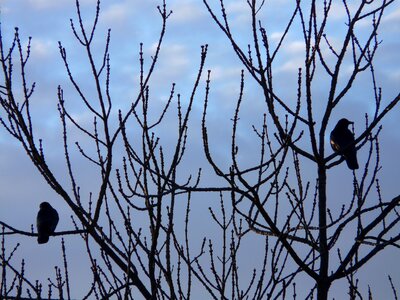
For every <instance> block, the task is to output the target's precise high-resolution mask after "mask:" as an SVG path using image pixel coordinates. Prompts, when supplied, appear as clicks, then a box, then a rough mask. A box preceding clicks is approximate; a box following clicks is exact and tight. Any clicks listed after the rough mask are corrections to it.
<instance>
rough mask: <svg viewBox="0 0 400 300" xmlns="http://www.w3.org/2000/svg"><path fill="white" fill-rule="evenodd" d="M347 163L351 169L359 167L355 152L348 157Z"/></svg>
mask: <svg viewBox="0 0 400 300" xmlns="http://www.w3.org/2000/svg"><path fill="white" fill-rule="evenodd" d="M346 163H347V166H348V167H349V169H350V170H357V169H358V161H357V156H356V155H355V154H354V155H349V156H348V157H346Z"/></svg>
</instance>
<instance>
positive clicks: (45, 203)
mask: <svg viewBox="0 0 400 300" xmlns="http://www.w3.org/2000/svg"><path fill="white" fill-rule="evenodd" d="M39 207H40V208H42V209H43V208H49V207H51V205H50V203H49V202H42V203H40V206H39Z"/></svg>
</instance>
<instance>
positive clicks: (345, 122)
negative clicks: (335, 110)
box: [337, 118, 354, 128]
mask: <svg viewBox="0 0 400 300" xmlns="http://www.w3.org/2000/svg"><path fill="white" fill-rule="evenodd" d="M350 124H354V122H352V121H349V120H347V119H346V118H343V119H340V120H339V122H338V123H337V126H339V127H344V128H347V126H349V125H350Z"/></svg>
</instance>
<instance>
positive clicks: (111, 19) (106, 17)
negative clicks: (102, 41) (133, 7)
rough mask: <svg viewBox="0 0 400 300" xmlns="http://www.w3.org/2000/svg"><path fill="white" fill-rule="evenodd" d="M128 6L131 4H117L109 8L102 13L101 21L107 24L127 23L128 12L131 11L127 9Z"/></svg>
mask: <svg viewBox="0 0 400 300" xmlns="http://www.w3.org/2000/svg"><path fill="white" fill-rule="evenodd" d="M128 5H129V4H128V3H127V2H125V3H115V4H112V5H110V6H108V7H107V8H106V9H105V10H103V11H102V13H101V17H100V18H101V21H102V22H106V23H116V22H118V23H121V22H124V21H126V19H127V16H128V12H129V11H130V9H128V7H127V6H128Z"/></svg>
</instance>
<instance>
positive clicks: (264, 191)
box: [0, 0, 400, 299]
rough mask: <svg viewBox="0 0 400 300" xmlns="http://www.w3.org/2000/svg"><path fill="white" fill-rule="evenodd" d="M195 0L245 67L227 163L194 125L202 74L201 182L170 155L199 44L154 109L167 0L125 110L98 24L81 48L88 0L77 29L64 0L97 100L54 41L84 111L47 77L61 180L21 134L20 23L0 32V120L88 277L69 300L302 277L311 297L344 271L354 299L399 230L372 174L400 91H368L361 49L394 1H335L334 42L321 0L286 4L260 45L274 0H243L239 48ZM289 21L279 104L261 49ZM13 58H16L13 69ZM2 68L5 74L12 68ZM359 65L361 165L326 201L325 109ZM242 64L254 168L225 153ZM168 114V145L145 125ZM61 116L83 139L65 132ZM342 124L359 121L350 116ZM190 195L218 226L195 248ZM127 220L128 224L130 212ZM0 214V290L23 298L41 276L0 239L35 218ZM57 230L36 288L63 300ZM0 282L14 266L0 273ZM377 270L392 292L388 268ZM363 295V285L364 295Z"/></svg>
mask: <svg viewBox="0 0 400 300" xmlns="http://www.w3.org/2000/svg"><path fill="white" fill-rule="evenodd" d="M203 2H204V5H205V8H206V9H207V10H208V12H209V13H210V15H211V17H212V19H213V20H214V21H215V23H216V24H217V26H218V27H219V29H220V30H222V32H223V33H224V34H225V35H226V37H227V41H228V42H230V43H231V45H232V47H233V51H234V52H235V53H236V54H237V56H238V58H239V59H240V62H241V63H242V64H243V66H244V69H245V71H243V72H242V74H241V77H240V82H239V84H240V92H239V94H238V97H237V102H236V109H235V111H234V114H233V119H232V120H233V127H232V137H231V145H230V159H231V162H230V167H229V168H227V169H224V167H223V166H222V165H223V164H222V162H220V161H218V160H217V159H216V157H215V156H214V155H213V143H212V142H211V139H210V137H209V135H210V134H209V131H210V128H209V125H208V121H207V120H208V119H207V118H208V117H209V114H210V113H209V112H208V106H209V103H210V102H211V101H213V92H212V80H211V79H212V73H211V72H210V71H208V73H207V75H206V77H207V79H206V82H205V99H204V110H203V117H202V125H201V128H200V130H201V132H202V139H203V141H202V142H203V146H204V153H205V156H206V158H207V162H208V164H209V166H211V168H212V169H213V170H214V173H215V175H216V176H217V177H220V178H222V179H223V182H225V185H215V186H211V185H204V184H202V182H203V181H202V176H203V175H202V172H203V171H202V170H201V169H199V170H198V171H197V172H195V173H194V174H193V175H192V176H189V177H188V178H184V177H183V176H182V166H183V158H184V157H185V154H186V152H187V145H188V140H189V139H190V136H188V128H189V120H190V118H191V115H192V113H193V110H194V109H193V103H194V100H195V98H196V97H198V95H197V93H198V90H199V86H200V85H201V84H202V80H201V79H202V78H203V77H202V76H203V75H204V73H205V72H204V68H205V61H206V55H207V51H208V47H207V45H204V46H202V47H201V53H200V59H199V63H198V72H197V76H196V79H195V80H194V82H193V86H192V89H191V93H190V94H189V95H187V96H181V95H180V94H176V92H175V84H172V86H171V89H170V91H169V95H170V96H169V99H168V100H167V101H166V103H165V105H164V107H163V108H162V109H161V110H157V109H155V108H154V107H152V90H151V88H150V81H151V76H152V75H153V73H154V69H155V66H156V64H157V62H158V59H159V53H160V51H161V49H162V42H163V39H164V36H165V32H166V24H167V20H168V18H169V17H170V15H171V12H170V11H169V10H168V9H167V6H166V3H165V1H163V3H162V5H161V6H160V7H158V11H159V14H160V18H161V21H162V22H161V31H160V35H159V39H158V44H157V47H156V50H155V53H154V54H153V55H152V57H151V59H150V63H149V66H148V67H147V68H146V65H147V64H146V63H145V55H144V53H143V45H142V44H140V50H139V74H138V78H139V86H138V90H137V93H136V95H135V97H133V100H129V101H130V107H129V109H127V110H126V111H123V110H118V111H116V110H115V108H114V107H113V101H114V100H113V96H112V93H111V92H110V76H111V64H110V59H111V58H110V54H109V45H110V31H108V34H107V36H106V39H105V47H104V51H103V52H102V54H101V55H100V56H99V55H98V51H97V49H96V48H95V47H94V42H93V40H94V37H95V34H96V28H97V26H98V21H99V15H100V1H98V2H97V6H96V14H95V17H94V20H93V22H92V25H91V27H90V28H88V27H85V25H84V24H86V22H84V20H83V17H82V12H81V7H80V3H79V1H78V0H77V1H76V8H77V21H72V20H71V30H72V32H73V33H74V35H75V38H76V40H77V42H78V43H79V44H80V45H81V47H82V49H83V51H84V52H85V53H86V54H87V66H88V68H89V69H90V70H91V73H92V77H91V80H92V85H93V91H94V93H95V97H93V96H92V94H90V95H89V94H86V93H85V92H84V90H83V89H82V87H81V83H80V82H81V80H82V79H81V78H79V77H78V76H77V75H75V74H74V71H73V68H72V67H71V64H70V60H69V58H68V49H65V48H64V46H63V44H62V43H61V42H60V43H59V51H60V55H61V59H62V61H63V62H64V66H65V69H66V72H67V75H68V78H69V80H70V82H71V84H72V86H73V87H74V88H75V91H76V92H77V94H78V95H79V101H80V103H81V104H82V105H83V106H84V108H85V110H86V111H87V112H88V113H89V114H90V115H91V118H92V120H93V122H92V124H90V125H89V126H88V124H85V123H82V122H81V121H80V120H79V119H77V118H74V116H73V114H72V113H71V112H70V110H69V101H70V100H67V98H68V97H67V96H66V92H64V90H63V88H62V87H61V86H59V87H58V92H57V95H58V105H57V107H58V112H59V117H60V121H61V124H62V138H61V139H62V142H63V149H64V159H65V168H66V171H67V174H68V176H69V183H70V185H69V186H66V185H64V184H62V182H63V180H62V178H58V177H57V176H56V175H55V174H54V172H53V171H52V169H51V168H50V166H49V165H48V163H47V161H46V155H45V154H46V150H47V149H46V147H45V142H42V140H41V139H40V138H38V135H40V132H39V133H38V132H36V131H35V124H34V120H33V118H32V117H31V106H32V105H33V103H32V95H33V92H34V88H35V84H34V83H33V84H32V83H30V82H29V81H28V77H27V74H26V70H27V63H28V61H29V58H30V51H31V50H30V39H29V43H28V46H27V47H26V49H24V47H23V42H21V39H20V33H19V31H18V29H17V30H16V31H15V34H14V40H13V41H12V43H11V45H8V46H7V45H5V44H4V41H3V36H2V35H0V56H1V57H0V61H1V66H2V83H1V86H0V104H1V108H2V110H1V115H0V122H1V124H2V127H3V128H4V129H5V130H6V131H7V132H8V133H9V134H10V135H11V136H12V137H14V138H15V139H16V140H17V141H18V142H19V143H20V145H21V146H22V148H23V149H24V150H25V152H26V154H27V155H28V157H29V158H30V159H31V161H32V163H33V164H34V165H35V167H36V168H37V169H38V171H39V172H40V174H41V175H42V177H43V178H44V179H45V180H46V182H47V184H48V185H49V186H50V187H51V188H52V189H53V190H54V191H55V192H56V193H57V194H59V195H60V198H61V199H62V200H63V201H65V203H67V204H68V206H69V207H70V209H71V213H72V216H73V225H74V227H75V228H73V229H72V230H71V231H64V232H56V233H55V234H54V235H55V236H59V235H61V236H64V238H65V239H67V236H68V235H71V234H75V235H80V236H81V238H82V242H83V243H84V245H85V247H86V249H87V257H88V260H89V261H90V263H91V270H92V274H93V278H92V282H91V283H88V285H89V287H88V291H87V294H86V295H85V296H83V298H85V299H87V298H101V299H108V298H110V297H116V298H118V299H134V298H137V295H138V294H140V295H141V296H142V297H144V298H146V299H178V298H179V299H189V298H191V297H195V295H194V294H193V293H194V292H193V289H194V285H195V284H194V283H196V284H199V285H200V286H201V287H202V289H203V290H204V291H205V293H206V294H207V295H208V296H209V297H210V298H213V299H249V298H250V299H278V298H280V299H282V298H283V299H285V298H287V297H293V298H296V296H297V291H296V282H299V280H301V279H299V277H301V276H304V275H305V276H306V277H307V278H310V279H311V280H310V281H312V282H313V285H314V287H312V288H311V289H310V291H309V293H308V295H307V296H306V297H307V299H313V298H314V297H315V296H316V297H317V299H327V298H328V292H329V289H330V287H331V286H332V283H333V282H335V281H338V280H340V279H343V278H345V279H346V280H347V282H348V286H349V297H350V299H356V298H357V297H358V298H362V296H361V292H360V291H359V289H358V281H357V278H356V275H355V273H356V272H357V271H358V270H360V269H362V267H363V266H364V265H365V264H366V263H367V262H368V261H370V260H371V259H372V258H373V257H374V256H375V255H376V254H377V253H379V252H381V251H383V250H384V249H385V248H386V247H387V246H394V247H399V246H398V241H399V239H400V235H399V234H398V229H399V224H398V223H399V221H400V215H399V213H398V208H397V206H398V205H399V201H400V196H396V197H394V198H393V199H392V200H387V199H383V197H381V192H380V184H379V180H378V173H379V169H380V167H381V165H380V156H379V153H380V152H379V133H380V131H381V128H380V127H379V125H380V123H381V121H382V119H383V118H384V117H385V116H386V115H387V113H388V112H389V111H390V110H392V109H393V108H394V107H395V106H396V104H397V103H398V102H399V100H400V95H397V96H396V97H395V98H394V99H382V94H381V91H380V88H379V86H378V80H377V78H376V75H375V71H374V70H375V69H374V57H375V55H376V53H377V51H378V50H379V44H380V41H379V39H378V28H379V26H380V24H381V21H382V17H383V15H384V12H385V10H386V9H387V7H388V6H389V5H390V4H392V3H393V2H394V1H393V0H392V1H386V0H381V1H377V0H375V1H360V2H359V3H358V5H357V6H354V5H351V7H350V5H349V4H348V3H347V2H346V1H343V3H342V5H343V9H344V11H345V12H346V16H347V23H346V26H347V31H346V32H345V33H344V35H343V39H342V41H341V42H340V43H337V42H336V43H333V42H332V40H331V37H330V35H329V32H328V30H327V26H328V24H329V20H330V16H331V14H332V5H333V4H332V1H324V2H323V3H319V2H317V1H308V2H307V3H305V2H304V1H296V2H295V3H293V9H292V14H291V17H290V18H289V19H288V21H287V23H286V24H285V29H284V31H283V33H282V35H281V37H280V39H279V41H278V42H277V43H275V44H273V43H271V37H270V35H269V30H268V27H267V26H266V25H265V24H264V21H263V20H262V19H261V18H260V15H261V12H262V9H263V8H264V6H267V5H272V4H267V3H265V1H256V0H252V1H250V0H248V1H247V5H248V7H249V15H250V20H251V31H250V39H251V43H250V44H249V45H248V47H247V48H246V47H245V48H242V46H241V45H240V43H239V42H238V41H237V39H236V38H235V35H234V33H233V30H232V29H231V26H230V22H229V15H228V13H227V11H226V9H225V3H224V1H223V0H220V1H219V3H217V5H219V7H218V8H215V7H214V6H212V5H211V4H210V3H209V1H207V0H203ZM213 5H215V3H214V4H213ZM219 10H220V11H221V13H219V12H218V11H219ZM366 20H369V21H370V22H371V30H370V32H369V34H368V36H366V37H364V36H363V37H361V36H358V35H357V29H358V26H359V24H360V23H361V22H365V21H366ZM295 28H300V29H301V30H300V32H301V34H302V40H303V42H304V57H303V59H304V62H303V64H302V65H299V66H298V67H299V68H298V74H297V86H296V87H294V88H295V89H296V91H297V92H296V93H297V97H296V99H295V101H293V100H292V99H287V98H286V97H285V96H284V95H285V91H281V90H279V89H278V88H276V87H275V80H274V76H275V68H276V67H275V61H276V60H277V59H278V57H279V55H280V53H281V50H282V49H283V48H284V47H285V44H286V43H287V40H288V35H289V33H291V31H293V30H294V29H295ZM14 60H16V61H17V62H18V66H17V67H15V66H14ZM349 66H351V71H350V72H349V71H348V69H349ZM345 68H346V72H345V70H344V69H345ZM15 70H18V71H19V74H17V75H16V74H15V72H14V71H15ZM366 72H369V74H370V75H371V83H370V84H371V90H372V95H371V97H370V98H371V101H372V103H374V104H375V112H374V113H373V114H372V115H368V114H366V115H365V128H364V129H363V130H362V132H360V133H357V135H356V138H355V141H354V143H353V144H352V145H350V146H355V147H356V149H357V150H361V149H363V151H365V152H366V153H367V155H366V157H365V159H363V160H362V161H361V160H360V164H361V169H360V171H357V172H356V171H353V193H352V194H351V195H349V197H348V198H349V199H350V200H349V201H348V203H347V204H345V205H343V206H342V207H337V205H335V204H334V201H333V199H332V198H333V197H334V195H330V194H329V193H328V192H327V187H328V186H329V185H331V184H334V183H333V182H332V181H331V180H330V178H329V176H328V175H329V171H330V170H331V169H333V168H335V167H337V166H339V165H340V164H341V163H342V162H343V161H344V158H343V157H342V155H341V154H343V153H342V152H339V153H334V154H330V153H331V152H328V151H327V150H326V149H325V144H326V137H327V136H328V132H327V131H328V128H330V127H331V125H332V123H333V122H335V121H337V120H333V118H332V116H333V113H334V112H335V111H336V110H340V107H341V104H342V103H343V102H344V101H346V95H347V94H348V93H349V91H350V90H351V88H352V86H353V85H354V84H355V81H356V79H357V78H358V76H360V74H362V73H366ZM247 74H249V75H250V77H251V79H252V80H254V81H255V82H256V83H257V84H258V85H259V87H260V88H261V91H262V94H261V95H260V97H261V98H262V100H263V103H264V111H262V112H260V114H261V115H260V117H261V118H262V120H263V121H262V124H261V125H260V126H255V125H254V126H253V133H254V134H255V137H256V139H257V140H258V142H259V143H258V145H254V147H253V150H254V153H248V155H252V156H254V157H255V156H258V161H257V163H255V164H254V165H252V166H249V165H248V164H246V165H243V164H242V163H241V161H240V160H239V158H238V157H239V154H241V151H242V150H241V149H242V148H241V145H240V142H239V141H238V139H237V135H238V127H239V125H240V114H241V111H242V109H243V107H244V105H246V95H245V92H244V86H245V76H246V75H247ZM321 74H324V78H328V82H329V87H330V88H329V90H328V91H327V92H326V95H325V98H324V101H325V102H324V106H325V107H324V110H323V111H317V110H316V101H317V100H316V99H315V97H314V86H315V85H316V83H317V82H318V78H319V76H320V75H321ZM183 98H185V99H183ZM318 101H322V100H318ZM319 105H320V103H319ZM174 106H175V109H176V110H175V111H173V109H174V108H173V107H174ZM381 106H384V107H383V109H382V107H381ZM171 113H172V115H174V116H175V120H176V127H175V130H176V135H175V138H174V140H173V141H171V140H165V139H163V136H162V135H160V134H159V132H160V129H162V126H164V123H165V122H166V120H167V118H168V115H169V114H171ZM71 127H73V128H74V130H76V131H78V132H79V133H80V135H81V137H82V138H83V139H84V140H85V141H88V142H85V143H84V144H82V143H79V142H75V141H71V138H70V132H71ZM356 128H357V131H359V130H360V127H356ZM353 131H354V129H353ZM73 142H75V147H76V151H75V152H77V153H78V154H80V155H81V157H83V158H85V159H86V160H87V161H88V162H89V163H90V164H91V165H92V166H93V168H94V169H95V170H97V172H98V174H99V184H98V187H97V190H96V191H92V192H91V193H90V195H89V196H86V195H82V194H81V190H80V183H79V180H78V179H77V174H78V172H77V165H76V163H75V161H74V159H75V157H76V155H75V154H74V151H72V150H71V148H72V147H73V145H72V143H73ZM257 147H259V149H257ZM304 160H309V161H311V162H312V163H313V166H314V168H315V174H316V175H315V174H314V175H315V179H314V182H311V181H307V180H306V179H305V178H306V176H305V173H306V171H305V170H304V168H303V167H302V162H303V161H304ZM199 193H207V194H208V195H212V196H214V197H215V199H216V201H217V202H218V203H219V206H220V208H219V209H218V210H216V209H215V207H214V208H210V209H209V212H210V214H209V218H210V220H211V221H212V222H213V223H214V224H215V225H216V226H217V228H219V232H220V234H221V237H220V238H215V237H213V236H212V235H209V236H206V237H204V239H202V240H201V241H200V242H199V241H197V242H199V244H200V246H199V247H198V248H195V247H193V246H192V242H193V240H192V238H191V237H190V236H191V220H192V213H191V205H192V201H193V197H194V195H197V194H199ZM218 199H219V201H218ZM330 199H332V200H330ZM367 199H368V201H367ZM178 200H183V201H178ZM182 203H183V204H182ZM178 211H179V212H182V211H184V212H185V217H184V218H183V220H180V219H179V218H177V216H176V215H177V212H178ZM137 219H140V220H141V222H140V223H138V222H134V221H133V220H137ZM177 222H180V223H179V224H177ZM1 224H2V226H3V232H2V251H1V253H0V261H1V265H2V282H1V286H0V293H1V296H2V297H4V298H10V295H12V296H13V297H16V298H21V297H22V294H23V290H22V286H23V285H25V286H26V287H27V293H28V297H34V298H42V290H43V288H42V285H41V284H39V283H37V282H36V284H33V283H32V282H31V280H29V279H28V278H26V277H25V275H24V268H25V267H24V263H23V264H22V266H21V267H15V265H14V264H13V263H12V256H13V253H14V252H15V251H16V250H17V248H18V245H17V246H16V247H15V248H14V249H13V250H11V251H10V250H9V249H8V247H7V244H6V241H5V237H6V236H7V235H11V234H19V235H26V236H32V237H34V236H37V234H36V233H34V231H33V230H32V231H31V232H29V231H24V230H19V229H16V227H17V226H18V224H6V223H4V222H1ZM348 232H351V233H352V237H353V239H352V240H351V245H350V246H349V247H343V240H347V239H348ZM345 233H346V234H345ZM249 237H259V238H261V239H262V240H263V245H264V249H263V250H264V251H263V257H262V261H260V263H259V264H258V265H257V266H255V268H254V271H253V273H252V274H251V275H249V274H242V273H241V268H240V267H239V266H240V264H241V258H242V256H241V254H240V249H241V247H242V245H243V243H246V241H247V239H248V238H249ZM64 238H63V242H62V248H61V249H62V251H61V253H62V265H63V267H61V268H57V269H56V278H55V280H54V281H51V282H50V284H49V292H48V298H49V299H50V298H51V296H52V288H53V289H55V290H56V292H57V293H58V298H60V299H63V298H68V299H70V298H71V287H70V284H69V279H68V278H69V274H68V259H67V254H66V253H67V250H66V245H65V243H64ZM7 274H12V275H8V276H7ZM10 278H13V279H11V282H12V283H11V284H10V283H9V281H10ZM389 281H390V286H391V287H392V289H393V293H394V295H396V289H395V284H393V282H392V280H391V278H390V277H389ZM72 288H73V287H72ZM65 294H66V296H65ZM369 297H372V294H371V293H370V295H369Z"/></svg>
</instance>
